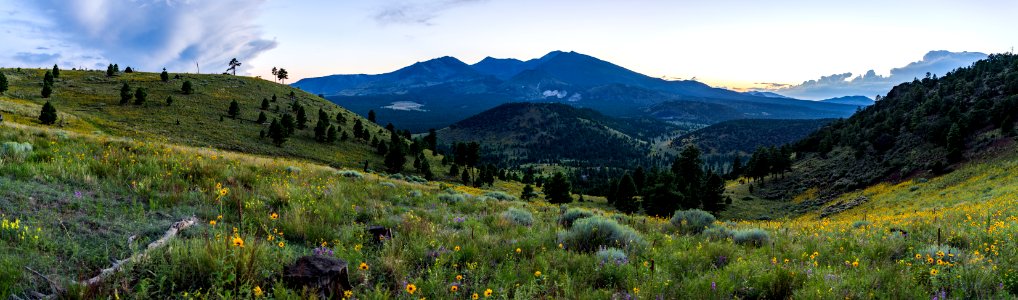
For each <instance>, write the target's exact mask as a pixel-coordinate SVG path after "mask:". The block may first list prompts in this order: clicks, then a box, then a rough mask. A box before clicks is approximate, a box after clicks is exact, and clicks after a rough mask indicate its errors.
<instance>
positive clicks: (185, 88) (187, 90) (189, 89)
mask: <svg viewBox="0 0 1018 300" xmlns="http://www.w3.org/2000/svg"><path fill="white" fill-rule="evenodd" d="M180 92H182V93H184V95H190V94H193V93H194V86H192V84H191V81H190V80H185V81H184V84H183V85H181V86H180Z"/></svg>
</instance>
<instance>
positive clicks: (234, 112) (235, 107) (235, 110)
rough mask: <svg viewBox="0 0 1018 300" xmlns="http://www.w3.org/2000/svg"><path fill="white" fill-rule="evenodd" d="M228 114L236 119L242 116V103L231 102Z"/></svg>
mask: <svg viewBox="0 0 1018 300" xmlns="http://www.w3.org/2000/svg"><path fill="white" fill-rule="evenodd" d="M226 114H227V115H229V116H230V118H234V119H236V118H237V116H238V115H240V103H237V100H233V101H230V108H229V109H227V110H226Z"/></svg>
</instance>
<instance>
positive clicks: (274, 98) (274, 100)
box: [272, 94, 276, 102]
mask: <svg viewBox="0 0 1018 300" xmlns="http://www.w3.org/2000/svg"><path fill="white" fill-rule="evenodd" d="M272 102H276V94H272Z"/></svg>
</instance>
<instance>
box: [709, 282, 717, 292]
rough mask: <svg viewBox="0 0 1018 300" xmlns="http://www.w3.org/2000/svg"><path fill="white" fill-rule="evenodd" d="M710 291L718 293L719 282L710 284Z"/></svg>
mask: <svg viewBox="0 0 1018 300" xmlns="http://www.w3.org/2000/svg"><path fill="white" fill-rule="evenodd" d="M710 290H712V291H717V290H718V284H717V282H713V281H711V282H710Z"/></svg>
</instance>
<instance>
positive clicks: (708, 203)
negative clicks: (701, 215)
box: [701, 172, 727, 213]
mask: <svg viewBox="0 0 1018 300" xmlns="http://www.w3.org/2000/svg"><path fill="white" fill-rule="evenodd" d="M702 191H703V197H701V201H702V202H703V209H704V210H706V211H709V212H711V213H717V212H719V211H722V210H724V209H725V206H726V205H727V202H726V201H725V197H724V194H725V180H724V179H722V178H721V176H719V175H718V174H715V173H713V172H712V173H710V174H708V175H707V179H706V180H704V187H703V189H702Z"/></svg>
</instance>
